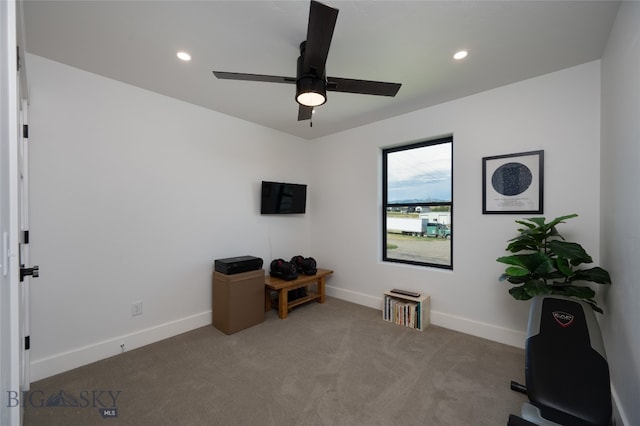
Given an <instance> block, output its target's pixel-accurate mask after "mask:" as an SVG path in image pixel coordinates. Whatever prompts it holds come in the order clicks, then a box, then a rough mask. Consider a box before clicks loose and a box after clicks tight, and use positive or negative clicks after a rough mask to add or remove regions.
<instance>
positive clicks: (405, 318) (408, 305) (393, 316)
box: [383, 295, 421, 329]
mask: <svg viewBox="0 0 640 426" xmlns="http://www.w3.org/2000/svg"><path fill="white" fill-rule="evenodd" d="M383 319H384V320H385V321H390V322H393V323H396V324H398V325H402V326H405V327H409V328H418V329H419V328H421V323H420V321H421V318H420V304H419V303H418V302H411V301H408V300H402V299H396V298H394V297H391V296H387V295H385V297H384V311H383Z"/></svg>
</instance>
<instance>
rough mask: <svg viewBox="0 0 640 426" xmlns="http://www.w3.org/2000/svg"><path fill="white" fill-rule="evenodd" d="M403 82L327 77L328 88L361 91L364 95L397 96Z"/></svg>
mask: <svg viewBox="0 0 640 426" xmlns="http://www.w3.org/2000/svg"><path fill="white" fill-rule="evenodd" d="M400 86H402V84H399V83H387V82H384V81H369V80H354V79H351V78H339V77H327V90H328V91H331V92H345V93H360V94H363V95H378V96H395V95H396V93H398V90H400Z"/></svg>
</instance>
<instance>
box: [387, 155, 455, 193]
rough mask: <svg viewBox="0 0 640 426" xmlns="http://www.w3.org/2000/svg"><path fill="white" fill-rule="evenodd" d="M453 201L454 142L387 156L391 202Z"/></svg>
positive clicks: (388, 189)
mask: <svg viewBox="0 0 640 426" xmlns="http://www.w3.org/2000/svg"><path fill="white" fill-rule="evenodd" d="M409 201H411V202H421V201H424V202H428V201H432V202H435V201H451V143H443V144H437V145H430V146H424V147H420V148H414V149H409V150H403V151H395V152H390V153H388V155H387V202H388V203H398V202H409Z"/></svg>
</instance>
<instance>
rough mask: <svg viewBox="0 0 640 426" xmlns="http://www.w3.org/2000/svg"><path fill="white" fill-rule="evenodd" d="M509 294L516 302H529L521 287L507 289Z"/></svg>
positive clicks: (527, 295) (528, 297) (529, 297)
mask: <svg viewBox="0 0 640 426" xmlns="http://www.w3.org/2000/svg"><path fill="white" fill-rule="evenodd" d="M509 294H510V295H511V296H513V298H514V299H516V300H529V299H531V296H529V294H528V293H527V292H526V291H525V290H524V288H523V286H520V287H511V288H510V289H509Z"/></svg>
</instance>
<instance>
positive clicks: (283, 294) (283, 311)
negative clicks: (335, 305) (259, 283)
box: [264, 268, 333, 319]
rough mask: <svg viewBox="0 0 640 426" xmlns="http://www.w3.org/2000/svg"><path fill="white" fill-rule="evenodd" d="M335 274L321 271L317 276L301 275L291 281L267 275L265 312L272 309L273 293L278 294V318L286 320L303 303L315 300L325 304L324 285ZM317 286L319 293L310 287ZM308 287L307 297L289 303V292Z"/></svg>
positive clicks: (319, 270) (327, 270) (329, 271)
mask: <svg viewBox="0 0 640 426" xmlns="http://www.w3.org/2000/svg"><path fill="white" fill-rule="evenodd" d="M331 274H333V271H331V270H329V269H320V268H318V271H317V272H316V274H315V275H299V276H298V278H296V279H295V280H291V281H285V280H283V279H280V278H276V277H272V276H269V275H267V276H266V277H265V281H264V286H265V287H264V300H265V307H264V308H265V312H266V311H269V310H270V309H271V292H272V291H277V292H278V317H280V319H284V318H286V317H287V314H288V313H289V311H290V310H291V309H292V308H294V307H296V306H298V305H302V304H303V303H307V302H311V301H313V300H315V301H317V302H318V303H324V300H325V295H324V283H325V278H326V277H327V275H331ZM314 283H315V284H316V287H317V288H316V290H317V291H315V292H314V291H311V290H310V289H309V285H311V284H314ZM302 287H306V288H307V295H306V296H303V297H301V298H299V299H295V300H292V301H291V302H289V291H290V290H295V289H298V288H302Z"/></svg>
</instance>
